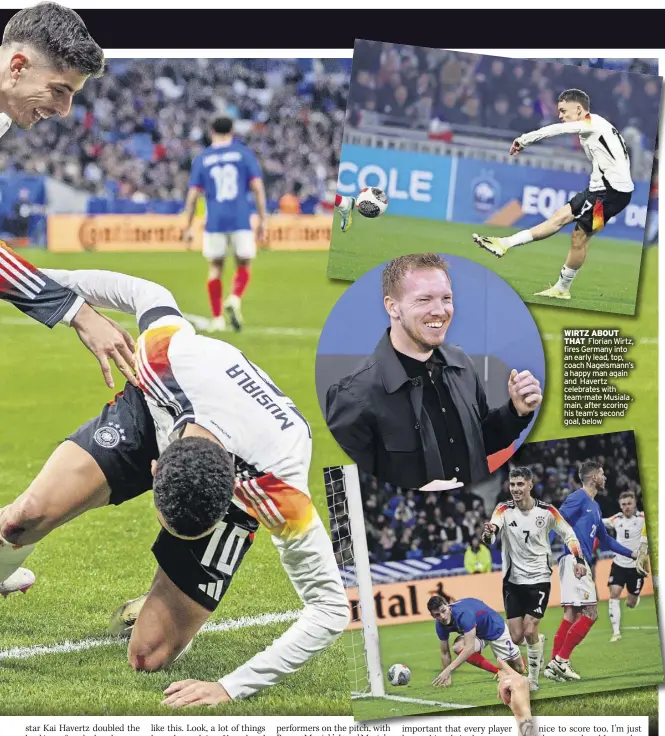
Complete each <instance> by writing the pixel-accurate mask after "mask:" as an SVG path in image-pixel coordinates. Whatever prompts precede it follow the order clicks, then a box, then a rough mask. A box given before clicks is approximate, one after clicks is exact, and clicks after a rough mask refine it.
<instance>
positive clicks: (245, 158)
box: [189, 139, 261, 233]
mask: <svg viewBox="0 0 665 736" xmlns="http://www.w3.org/2000/svg"><path fill="white" fill-rule="evenodd" d="M256 178H261V167H260V166H259V162H258V161H257V159H256V156H255V154H254V152H253V151H251V150H250V149H249V148H247V146H246V145H244V144H243V143H241V142H240V141H237V140H235V139H233V141H232V142H231V143H230V144H228V145H226V146H209V147H208V148H206V150H205V151H203V153H200V154H199V155H198V156H197V157H196V158H195V159H194V161H193V163H192V171H191V174H190V177H189V186H190V187H196V188H197V189H200V190H201V191H203V193H204V195H205V199H206V210H207V212H206V225H205V229H206V232H208V233H232V232H235V231H236V230H250V229H251V226H250V223H249V218H250V215H251V214H252V205H251V203H250V198H249V197H250V194H249V193H250V189H249V183H250V181H251V180H252V179H256Z"/></svg>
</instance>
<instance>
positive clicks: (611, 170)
mask: <svg viewBox="0 0 665 736" xmlns="http://www.w3.org/2000/svg"><path fill="white" fill-rule="evenodd" d="M571 133H572V134H574V133H577V134H578V135H579V137H580V143H581V144H582V148H583V149H584V153H585V154H586V157H587V158H588V159H589V161H591V181H590V183H589V189H590V191H592V192H601V191H603V190H605V189H607V185H608V184H609V186H610V187H612V189H616V190H617V191H619V192H632V191H633V189H635V185H634V184H633V180H632V178H631V175H630V156H629V155H628V149H627V148H626V144H625V142H624V140H623V138H622V137H621V134H620V133H619V131H618V130H617V129H616V128H615V127H614V126H613V125H612V123H610V122H609V121H608V120H605V118H603V117H601V116H600V115H596V114H594V113H588V114H587V116H586V117H585V118H584V120H579V121H577V122H574V123H555V124H554V125H546V126H545V127H544V128H540V129H539V130H534V131H533V132H531V133H525V134H524V135H522V136H520V137H519V138H518V139H517V141H518V143H520V145H522V146H530V145H531V144H533V143H537V142H538V141H540V140H543V139H544V138H551V137H553V136H556V135H565V134H571Z"/></svg>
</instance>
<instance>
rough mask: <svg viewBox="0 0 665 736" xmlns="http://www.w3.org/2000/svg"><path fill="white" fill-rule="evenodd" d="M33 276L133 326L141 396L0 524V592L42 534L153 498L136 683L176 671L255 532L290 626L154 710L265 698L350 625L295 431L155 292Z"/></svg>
mask: <svg viewBox="0 0 665 736" xmlns="http://www.w3.org/2000/svg"><path fill="white" fill-rule="evenodd" d="M46 273H47V275H48V276H49V277H50V278H52V279H53V280H54V281H55V282H56V283H59V284H61V285H62V286H66V287H68V288H70V289H72V290H73V291H74V292H76V293H77V294H79V295H80V296H82V297H83V298H84V299H85V300H86V301H88V302H89V303H90V304H93V305H96V306H99V307H105V308H114V309H118V310H120V311H124V312H128V313H132V314H135V315H136V318H137V321H138V324H139V330H140V332H141V335H140V337H139V339H138V341H137V356H136V365H137V378H138V384H139V387H138V388H137V387H136V386H133V385H131V384H127V385H126V386H125V389H124V391H122V392H121V393H119V394H118V395H117V396H116V397H115V399H114V400H113V401H112V402H110V403H109V404H107V405H106V406H105V407H104V409H103V411H102V413H101V415H100V416H99V417H96V418H94V419H92V420H90V421H89V422H87V423H86V424H84V425H83V426H82V427H81V428H79V429H78V430H77V431H76V432H74V433H73V434H72V435H70V437H69V438H68V439H67V440H66V441H65V442H64V443H63V444H62V445H60V446H59V447H58V448H57V449H56V450H55V452H54V453H53V454H52V455H51V457H50V458H49V460H48V461H47V463H46V465H45V466H44V468H43V469H42V471H41V472H40V473H39V475H38V476H37V477H36V478H35V480H34V481H33V483H32V484H31V485H30V487H29V488H28V490H27V491H26V492H25V493H24V494H23V495H22V496H20V497H19V498H18V499H17V500H16V501H15V502H14V503H12V504H10V505H9V506H7V507H5V508H4V509H2V510H1V511H0V534H1V535H2V537H3V538H4V540H6V541H7V542H8V543H9V544H5V545H2V546H0V581H2V580H4V579H5V578H6V577H8V576H9V575H11V574H12V573H13V572H14V571H15V570H16V568H17V567H18V566H19V565H20V564H21V563H22V562H23V560H24V559H25V557H26V556H27V555H28V554H29V553H30V551H31V549H32V547H33V546H34V543H36V542H38V541H39V540H40V539H42V538H43V537H44V536H46V534H48V533H49V532H50V531H51V530H53V529H54V528H56V527H58V526H60V525H61V524H63V523H65V522H66V521H69V520H70V519H73V518H74V517H76V516H79V515H80V514H81V513H83V512H84V511H87V510H89V509H93V508H97V507H100V506H105V505H108V504H120V503H123V502H124V501H126V500H128V499H130V498H133V497H135V496H137V495H140V494H141V493H143V492H145V491H146V490H149V489H150V488H153V491H154V501H155V506H156V508H157V516H158V518H159V521H160V523H161V524H162V526H163V529H162V531H161V533H160V534H159V536H158V538H157V541H156V542H155V544H154V546H153V553H154V555H155V557H156V559H157V562H158V565H159V567H158V569H157V573H156V575H155V578H154V581H153V584H152V587H151V589H150V592H149V593H148V594H147V596H146V597H145V598H144V599H141V601H140V605H139V606H138V609H139V613H138V618H137V619H136V623H135V624H134V626H133V629H132V633H131V639H130V642H129V654H128V656H129V661H130V664H131V665H132V667H134V669H136V670H146V671H154V670H158V669H161V668H163V667H166V666H168V665H169V664H171V663H172V662H173V661H175V659H176V658H177V657H179V656H180V655H181V654H182V653H183V651H184V650H185V649H186V648H187V647H188V645H189V643H190V642H191V640H192V639H193V637H194V635H195V634H196V632H197V631H198V630H199V629H200V628H201V626H202V625H203V624H204V622H205V621H206V620H207V618H208V617H209V616H210V613H211V612H212V611H214V610H215V609H216V607H217V606H218V604H219V603H220V600H221V598H222V597H223V595H224V594H225V592H226V590H227V588H228V586H229V585H230V583H231V580H232V577H233V575H234V573H235V571H236V570H237V569H238V566H239V565H240V563H241V561H242V559H243V557H244V555H245V553H246V552H247V550H248V549H249V547H250V546H251V544H252V541H253V538H254V533H255V532H256V530H257V528H258V526H259V523H260V524H261V525H262V526H264V527H266V528H267V529H268V531H269V532H270V534H271V537H272V540H273V542H274V544H275V547H276V548H277V550H278V552H279V557H280V560H281V563H282V565H283V567H284V569H285V571H286V572H287V574H288V576H289V579H290V580H291V582H292V584H293V586H294V588H295V590H296V592H297V593H298V595H299V596H300V598H301V600H302V601H303V603H304V608H303V611H302V614H301V615H300V617H299V618H298V620H297V621H296V622H295V623H294V624H293V625H292V626H291V627H290V628H289V629H288V630H287V631H286V633H284V634H283V635H282V636H281V637H279V638H278V639H277V640H275V641H274V642H273V644H272V645H271V646H270V647H269V648H268V649H266V650H265V651H263V652H260V653H258V654H256V655H255V656H254V657H252V658H251V659H249V661H248V662H247V663H245V664H244V665H242V666H240V667H239V668H237V669H236V670H235V671H234V672H231V673H229V674H226V675H225V676H224V677H221V678H220V680H219V681H217V682H203V681H197V680H186V681H183V682H178V683H173V684H172V685H171V686H170V687H169V688H168V689H167V691H166V694H167V698H166V700H165V703H166V704H168V705H171V706H175V707H177V706H185V705H194V704H208V705H215V704H218V703H223V702H228V701H229V700H234V699H239V698H246V697H249V696H250V695H253V694H254V693H256V692H258V691H259V690H261V689H262V688H265V687H268V686H270V685H273V684H275V683H277V682H278V681H279V680H280V679H281V678H282V677H284V676H285V675H287V674H289V673H291V672H294V671H295V670H297V669H298V668H299V667H301V666H302V665H303V664H304V663H305V662H307V661H308V660H309V659H310V658H311V657H313V656H314V655H315V654H317V653H318V652H321V651H323V650H324V649H326V648H327V647H328V646H330V644H332V642H333V641H335V639H336V638H337V637H338V636H339V635H340V634H341V633H342V631H343V630H344V628H345V627H346V625H347V623H348V621H349V607H348V601H347V598H346V594H345V592H344V588H343V586H342V582H341V578H340V575H339V571H338V568H337V564H336V562H335V557H334V554H333V549H332V544H331V542H330V538H329V537H328V534H327V532H326V530H325V527H324V526H323V523H322V521H321V519H320V518H319V516H318V514H317V512H316V509H315V508H314V505H313V504H312V501H311V498H310V494H309V489H308V486H307V477H308V471H309V464H310V459H311V432H310V428H309V425H308V424H307V422H306V421H305V419H304V418H303V416H302V415H301V414H300V412H299V411H298V410H297V408H296V407H295V405H294V404H293V402H291V401H290V400H289V398H288V397H287V396H286V395H285V394H283V393H282V392H281V391H280V390H279V389H278V388H277V387H276V386H275V385H274V384H273V383H272V381H271V380H270V378H269V377H268V376H267V375H266V374H265V373H263V372H262V371H261V370H260V369H259V368H258V367H256V366H255V365H253V364H252V363H251V362H250V361H249V360H248V359H247V358H246V357H245V356H244V355H243V354H242V353H241V352H240V351H239V350H238V349H237V348H235V347H233V346H232V345H229V344H228V343H224V342H221V341H219V340H215V339H212V338H208V337H203V336H200V335H197V334H196V333H195V331H194V328H193V327H192V326H191V325H190V324H189V322H187V321H186V320H185V319H184V318H183V317H182V315H181V314H180V311H179V309H178V306H177V304H176V302H175V300H174V298H173V296H172V295H171V294H170V292H168V291H167V290H166V289H164V288H163V287H161V286H158V285H157V284H153V283H151V282H149V281H144V280H143V279H138V278H134V277H131V276H125V275H123V274H116V273H110V272H106V271H51V270H48V271H46ZM153 475H154V482H153Z"/></svg>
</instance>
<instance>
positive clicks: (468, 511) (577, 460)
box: [328, 432, 643, 572]
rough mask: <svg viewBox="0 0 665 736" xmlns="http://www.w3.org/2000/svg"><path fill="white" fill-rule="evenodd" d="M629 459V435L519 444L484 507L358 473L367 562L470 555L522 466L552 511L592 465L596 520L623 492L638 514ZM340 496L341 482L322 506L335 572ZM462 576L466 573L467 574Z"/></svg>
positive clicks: (343, 555) (343, 538)
mask: <svg viewBox="0 0 665 736" xmlns="http://www.w3.org/2000/svg"><path fill="white" fill-rule="evenodd" d="M636 457H637V454H636V448H635V440H634V435H633V434H632V432H619V433H614V434H606V435H596V436H592V437H580V438H573V439H564V440H551V441H548V442H539V443H533V444H525V445H522V447H521V448H520V449H519V450H518V452H517V453H516V454H515V455H514V456H513V458H512V459H511V461H510V463H508V464H507V465H505V466H503V467H502V468H501V469H500V470H498V471H497V473H496V474H495V478H496V477H498V479H499V482H498V485H499V486H500V489H499V493H498V495H494V494H496V490H495V491H494V494H493V495H492V499H493V500H492V503H491V504H488V503H486V501H484V500H483V498H482V497H481V496H480V495H479V494H478V493H474V490H473V489H472V488H461V489H459V490H457V491H454V492H449V493H445V494H444V493H428V492H420V491H414V490H404V489H401V488H398V487H395V486H392V485H391V484H389V483H383V482H380V481H378V480H377V479H376V478H373V477H372V476H370V475H367V474H365V473H362V472H361V473H360V486H361V491H362V496H363V506H364V510H365V528H366V532H367V546H368V550H369V556H370V560H371V562H375V563H381V562H387V561H398V560H410V559H416V560H417V559H422V558H423V557H441V558H445V557H446V556H447V555H456V554H460V553H464V552H466V551H467V550H468V547H469V546H473V547H475V548H477V547H478V545H479V543H480V535H481V533H482V526H483V523H484V522H485V521H488V520H489V518H490V516H491V514H492V511H493V510H494V506H495V504H496V503H498V502H500V501H503V500H506V499H509V498H510V494H509V491H508V472H509V470H510V468H512V467H516V466H527V467H529V468H530V469H531V471H532V473H533V474H534V489H533V496H534V497H535V498H538V499H540V500H542V501H544V502H546V503H552V504H554V506H556V507H559V506H560V505H561V503H562V502H563V500H564V499H565V497H566V496H567V495H568V494H569V493H571V492H572V491H575V490H577V489H579V488H581V483H580V482H579V478H578V469H579V467H580V465H581V464H582V462H583V461H584V460H587V459H594V460H597V461H598V462H600V463H601V464H602V465H603V467H604V468H605V472H606V476H607V483H606V487H605V490H604V491H602V492H599V493H598V495H597V496H596V500H597V501H598V503H599V505H600V507H601V510H602V513H603V516H604V517H607V516H611V515H612V514H614V513H616V512H618V511H619V510H620V509H619V503H618V497H619V494H620V493H621V492H622V491H625V490H632V491H634V492H635V494H636V497H637V505H638V508H643V506H642V490H641V486H640V481H639V473H638V468H637V460H636ZM333 491H334V496H331V493H333ZM343 491H344V488H343V482H342V480H341V478H338V479H335V480H333V485H331V484H330V483H329V484H328V495H329V500H330V498H334V503H333V514H331V517H332V521H331V524H332V535H333V544H334V547H335V554H336V557H337V561H338V564H340V565H344V564H348V563H349V562H350V561H351V559H352V555H351V552H350V545H351V537H350V534H349V530H348V516H347V512H346V505H345V503H344V495H343ZM483 495H484V494H483ZM329 502H330V501H329ZM480 547H483V545H480ZM465 562H466V561H465ZM467 571H469V572H471V570H470V569H468V567H467Z"/></svg>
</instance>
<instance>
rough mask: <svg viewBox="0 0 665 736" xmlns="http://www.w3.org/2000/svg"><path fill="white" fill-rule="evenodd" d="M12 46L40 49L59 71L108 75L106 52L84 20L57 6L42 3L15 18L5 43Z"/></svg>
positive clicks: (22, 11)
mask: <svg viewBox="0 0 665 736" xmlns="http://www.w3.org/2000/svg"><path fill="white" fill-rule="evenodd" d="M12 43H23V44H25V45H26V46H31V47H32V48H34V49H36V50H37V51H39V52H40V53H42V54H43V55H44V56H46V58H47V59H48V60H49V62H50V63H51V64H52V65H53V68H54V69H56V70H57V71H59V72H61V71H63V70H65V69H76V70H77V71H79V72H81V74H89V75H92V76H93V77H100V76H101V75H102V74H103V73H104V52H103V51H102V49H101V48H100V47H99V46H98V45H97V44H96V43H95V41H94V40H93V38H92V36H91V35H90V34H89V33H88V29H87V28H86V27H85V23H84V22H83V21H82V20H81V17H80V16H79V15H78V13H75V12H74V11H73V10H71V9H70V8H63V6H62V5H58V4H57V3H39V5H33V6H32V7H30V8H24V9H23V10H20V11H19V12H18V13H16V15H14V16H12V18H11V19H10V21H9V23H7V25H6V26H5V31H4V33H3V35H2V44H3V46H5V45H9V44H12Z"/></svg>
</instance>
